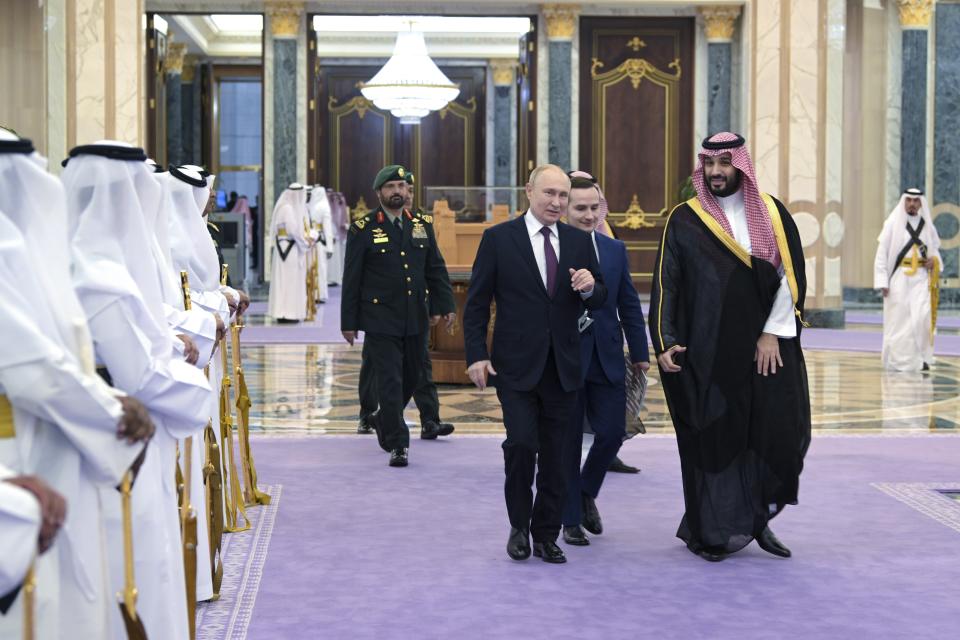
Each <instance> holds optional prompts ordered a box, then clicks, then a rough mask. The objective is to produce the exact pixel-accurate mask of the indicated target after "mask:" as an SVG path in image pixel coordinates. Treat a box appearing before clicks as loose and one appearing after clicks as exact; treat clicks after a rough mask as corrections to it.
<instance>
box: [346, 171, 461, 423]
mask: <svg viewBox="0 0 960 640" xmlns="http://www.w3.org/2000/svg"><path fill="white" fill-rule="evenodd" d="M404 180H406V182H407V195H406V198H405V200H404V203H403V204H404V209H405V210H406V211H413V210H414V209H413V190H414V184H415V183H416V180H415V179H414V176H413V172H412V171H407V172H406V173H405V174H404ZM417 214H419V215H420V216H421V217H422V215H423V210H422V209H418V210H417ZM429 300H430V324H431V326H432V325H434V324H436V321H437V320H439V318H441V317H447V316H449V314H451V313H455V312H456V310H457V309H456V304H455V302H454V300H453V298H449V299H447V300H444V299H443V298H442V297H441V296H437V295H431V296H430V297H429ZM427 343H428V341H427V340H425V341H424V342H423V362H422V364H421V370H420V382H419V383H417V388H416V389H414V391H413V402H414V404H415V405H417V410H418V411H419V412H420V438H421V439H422V440H436V439H437V436H448V435H450V434H451V433H453V429H454V427H453V425H452V424H450V423H449V422H441V421H440V398H439V396H438V394H437V385H436V384H435V383H434V381H433V363H432V362H431V360H430V349H429V345H428V344H427ZM369 356H370V349H369V348H368V347H367V345H366V343H364V346H363V355H362V357H361V364H360V383H359V385H358V387H359V392H360V421H359V423H358V424H357V433H364V434H366V433H373V432H374V427H373V423H374V421H375V420H376V412H377V390H376V382H375V380H374V369H373V362H372V360H371V359H370V357H369Z"/></svg>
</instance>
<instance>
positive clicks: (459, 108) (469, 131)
mask: <svg viewBox="0 0 960 640" xmlns="http://www.w3.org/2000/svg"><path fill="white" fill-rule="evenodd" d="M467 105H469V106H464V105H462V104H460V103H459V102H450V103H448V104H447V106H445V107H444V108H443V109H440V110H439V111H438V112H437V115H438V116H439V117H440V119H441V120H443V119H445V118H446V117H447V116H448V115H453V116H454V117H456V118H459V119H460V120H462V121H463V183H464V186H467V184H469V182H470V178H471V176H473V170H474V164H475V161H474V157H473V152H474V149H473V142H474V140H473V137H474V130H475V129H476V126H477V123H476V118H475V116H476V113H477V98H476V97H475V96H474V97H471V98H470V99H469V100H467ZM414 139H415V143H414V144H415V148H416V150H417V151H416V154H417V159H416V170H415V174H416V176H417V183H416V185H415V186H416V193H415V198H416V200H415V204H417V205H418V206H420V207H422V208H423V209H424V210H426V209H427V208H428V205H427V203H425V202H423V180H422V179H421V176H422V175H423V162H422V158H423V148H422V146H421V136H420V126H419V125H418V126H417V131H416V133H415V134H414Z"/></svg>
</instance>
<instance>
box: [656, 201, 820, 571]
mask: <svg viewBox="0 0 960 640" xmlns="http://www.w3.org/2000/svg"><path fill="white" fill-rule="evenodd" d="M763 200H764V203H765V204H766V208H767V211H768V214H769V215H770V218H771V222H772V226H773V229H774V233H775V235H776V236H777V245H778V247H779V250H780V255H781V258H782V261H783V267H784V270H783V273H784V275H786V276H787V279H788V282H789V284H790V289H791V294H792V295H793V300H794V305H795V310H796V322H797V337H796V338H793V339H783V338H781V339H780V341H779V343H780V356H781V358H782V359H783V368H782V369H779V368H778V370H777V373H776V374H775V375H768V376H763V375H760V374H758V373H757V366H756V363H755V362H754V355H755V353H756V348H757V340H758V339H759V337H760V334H761V333H762V331H763V328H764V324H765V322H766V320H767V317H768V316H769V314H770V310H771V308H772V306H773V301H774V297H775V295H776V293H777V290H778V288H779V286H780V280H781V274H780V273H778V270H777V269H776V268H774V266H773V265H772V264H771V263H770V262H767V261H766V260H762V259H759V258H756V257H754V256H751V255H750V254H748V253H747V252H746V251H744V250H743V248H742V247H740V245H739V244H737V242H736V240H734V239H733V238H731V237H730V236H729V235H728V234H726V233H725V232H724V231H723V229H722V227H721V226H720V225H719V223H717V222H716V221H715V220H714V219H713V218H712V217H711V216H710V214H709V213H706V212H705V211H703V209H702V208H701V207H700V205H699V201H698V200H697V199H696V198H693V199H691V200H688V201H687V202H685V203H683V204H680V205H679V206H677V207H676V208H675V209H674V210H673V212H672V213H671V214H670V217H669V218H668V219H667V223H666V225H665V226H664V232H663V237H662V239H661V242H660V248H659V251H658V253H657V259H656V263H655V265H654V272H653V290H652V292H651V300H650V317H649V325H648V326H649V327H650V335H651V337H652V340H653V345H654V348H655V350H656V353H657V355H658V356H659V355H660V354H661V353H663V352H664V351H666V350H668V349H670V347H672V346H674V345H681V346H685V347H687V351H686V352H685V353H683V354H682V357H681V358H678V364H680V365H681V367H682V370H681V371H680V372H677V373H664V372H663V371H662V370H661V381H662V383H663V389H664V393H665V394H666V398H667V405H668V407H669V409H670V416H671V417H672V419H673V424H674V427H675V429H676V433H677V444H678V449H679V452H680V464H681V472H682V476H683V494H684V503H685V507H686V513H685V515H684V518H683V520H682V521H681V523H680V527H679V530H678V532H677V536H678V537H679V538H681V539H682V540H684V541H685V542H686V543H687V545H688V546H689V547H690V548H691V549H692V550H694V551H699V550H701V549H707V550H711V551H715V552H727V553H730V552H733V551H737V550H738V549H740V548H742V547H744V546H746V545H747V544H749V543H750V541H751V540H752V539H753V538H755V537H756V536H758V535H759V534H760V533H761V532H762V531H763V529H764V527H766V525H767V522H768V521H769V520H770V519H772V518H773V517H774V516H776V515H777V514H778V513H780V511H781V510H782V509H783V507H784V506H785V505H787V504H796V502H797V494H798V488H799V477H800V472H801V470H802V469H803V459H804V456H805V455H806V452H807V448H808V446H809V444H810V401H809V397H810V396H809V390H808V386H807V373H806V365H805V363H804V359H803V352H802V351H801V349H800V331H801V329H802V324H803V323H802V314H803V308H804V294H805V292H806V288H807V283H806V277H805V273H804V258H803V249H802V246H801V244H800V235H799V233H798V232H797V227H796V225H795V224H794V222H793V218H792V217H791V216H790V213H789V212H788V211H787V210H786V208H785V207H784V206H783V204H782V203H780V202H779V201H777V200H776V199H774V198H772V197H770V196H766V195H765V196H764V197H763Z"/></svg>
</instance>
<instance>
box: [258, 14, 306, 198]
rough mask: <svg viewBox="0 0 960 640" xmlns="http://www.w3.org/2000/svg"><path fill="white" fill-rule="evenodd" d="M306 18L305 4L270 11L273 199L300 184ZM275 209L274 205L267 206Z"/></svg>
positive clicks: (269, 94) (269, 93) (269, 85)
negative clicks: (300, 76)
mask: <svg viewBox="0 0 960 640" xmlns="http://www.w3.org/2000/svg"><path fill="white" fill-rule="evenodd" d="M302 18H303V4H302V3H299V4H298V3H283V4H278V5H271V7H270V35H271V39H272V51H273V70H272V73H271V74H270V79H269V84H268V87H269V89H270V90H269V92H268V93H267V95H268V96H269V98H268V99H269V100H270V101H271V102H272V104H273V114H272V115H273V122H272V124H273V135H272V137H271V138H270V140H271V146H272V150H273V162H272V166H273V180H272V183H273V199H274V200H275V199H276V198H277V197H279V195H280V194H281V193H282V192H283V190H284V189H286V188H287V186H288V185H289V184H290V183H291V182H296V181H297V128H298V127H297V125H298V120H297V73H298V70H297V66H298V65H297V58H298V55H297V36H298V35H299V32H300V23H301V21H302ZM264 204H265V205H266V206H267V207H269V208H271V209H272V207H273V203H272V202H269V201H268V202H266V203H264Z"/></svg>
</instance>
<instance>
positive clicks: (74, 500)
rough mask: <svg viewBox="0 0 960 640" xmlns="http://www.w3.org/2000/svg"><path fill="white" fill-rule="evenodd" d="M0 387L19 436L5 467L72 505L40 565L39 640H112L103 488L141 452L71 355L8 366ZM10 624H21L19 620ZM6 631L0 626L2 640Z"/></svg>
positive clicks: (106, 393) (103, 391) (2, 456)
mask: <svg viewBox="0 0 960 640" xmlns="http://www.w3.org/2000/svg"><path fill="white" fill-rule="evenodd" d="M0 388H2V393H5V394H6V395H7V397H8V398H9V400H10V403H11V404H12V405H13V410H14V423H15V426H16V432H17V436H16V437H15V438H13V439H8V440H0V463H2V464H4V465H5V466H7V467H10V468H12V469H15V470H17V471H18V472H19V473H24V474H35V475H38V476H40V477H42V478H43V479H44V480H45V481H46V482H47V483H48V484H50V486H51V487H53V488H54V489H55V490H56V491H58V492H59V493H60V494H61V495H63V497H64V498H65V499H66V501H67V517H66V520H65V523H64V526H63V529H62V530H61V532H60V533H59V535H58V536H57V539H56V542H55V544H54V546H53V548H52V549H50V550H49V551H48V552H47V553H46V554H44V555H43V556H41V557H40V558H39V560H38V561H37V566H36V572H37V592H36V593H37V598H36V614H37V617H36V620H37V624H38V628H37V637H40V638H45V637H51V638H53V637H57V638H60V637H90V638H93V637H97V638H108V637H111V636H110V632H109V615H110V611H112V610H114V609H115V608H116V607H115V606H114V604H113V603H114V598H113V597H112V596H113V590H112V589H111V588H110V583H109V576H108V571H107V563H108V561H109V560H112V559H113V558H110V557H109V555H108V556H105V553H106V554H109V553H110V552H111V551H112V550H113V549H109V548H105V545H104V540H105V531H104V524H103V514H102V512H101V506H100V499H99V496H98V489H99V490H103V491H114V492H115V490H114V489H113V487H115V486H116V484H118V483H119V480H120V478H121V477H122V475H123V473H124V471H125V470H126V469H127V468H129V466H130V464H132V462H133V460H134V458H136V456H137V455H138V453H139V452H140V450H141V449H142V446H143V445H136V446H130V445H127V444H126V443H125V442H123V441H121V440H119V439H118V438H117V436H116V426H117V423H118V422H119V419H120V415H121V413H122V409H121V407H120V403H119V402H118V401H117V399H116V398H115V397H114V395H113V393H112V392H111V391H110V390H109V388H108V387H106V385H104V384H102V382H101V381H100V380H99V379H98V378H95V377H93V376H90V375H87V374H84V373H83V372H82V371H81V370H80V369H79V368H78V367H77V366H76V364H75V363H74V362H73V361H72V359H71V358H69V357H68V356H66V354H64V356H63V358H62V359H60V360H53V361H51V360H45V359H44V360H35V361H32V362H27V363H24V364H20V365H17V366H12V367H4V368H3V369H2V370H0ZM114 549H115V550H116V551H117V553H116V555H117V559H118V560H120V561H122V555H121V554H120V549H119V548H114ZM41 614H42V615H41ZM7 617H8V618H10V620H9V622H13V623H15V624H19V618H20V615H19V614H16V613H14V614H13V615H8V616H7ZM8 631H10V630H9V629H7V628H6V627H5V626H4V622H2V621H0V637H6V636H5V635H4V634H5V633H7V632H8ZM45 634H46V635H45ZM18 637H19V636H18ZM117 637H120V636H117Z"/></svg>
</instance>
